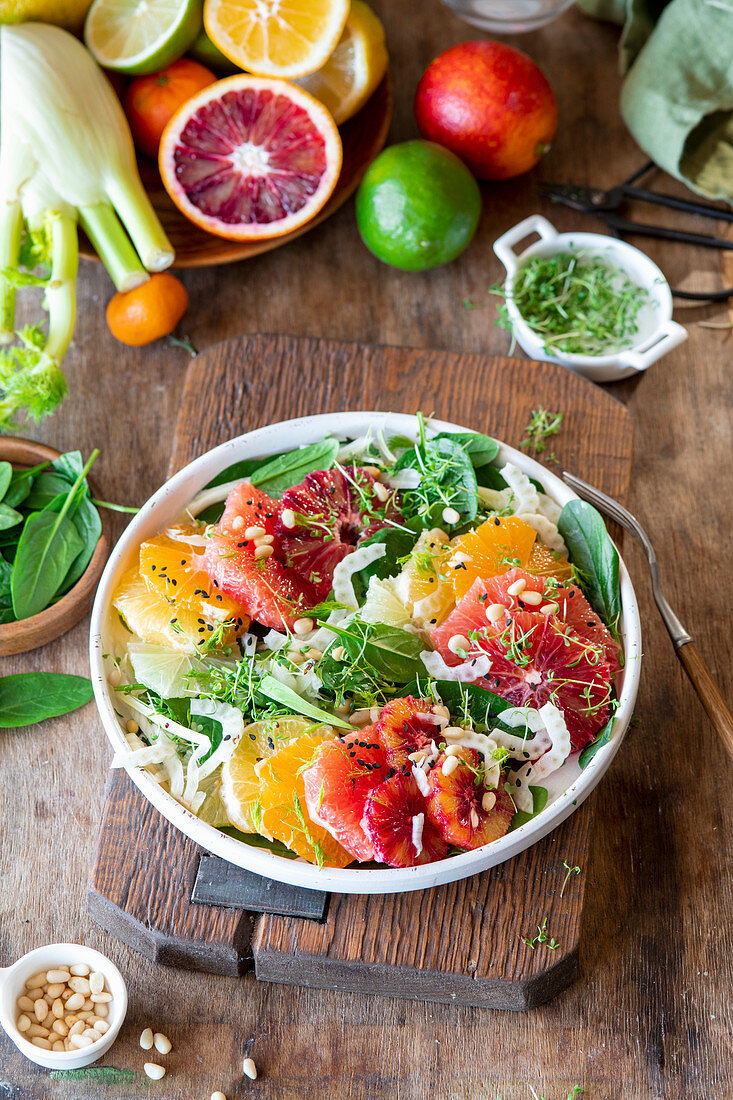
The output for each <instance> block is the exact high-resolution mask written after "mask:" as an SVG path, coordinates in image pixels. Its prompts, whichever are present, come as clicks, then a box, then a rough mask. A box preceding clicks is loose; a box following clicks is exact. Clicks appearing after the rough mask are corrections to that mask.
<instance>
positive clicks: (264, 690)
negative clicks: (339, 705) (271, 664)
mask: <svg viewBox="0 0 733 1100" xmlns="http://www.w3.org/2000/svg"><path fill="white" fill-rule="evenodd" d="M255 694H257V695H262V696H264V698H265V699H272V700H273V701H274V702H275V703H281V704H282V705H283V706H284V707H287V709H288V711H290V712H291V713H293V714H303V715H305V717H306V718H313V719H314V720H315V721H316V722H320V723H322V724H325V725H329V726H339V727H340V728H341V729H347V730H353V727H352V726H350V725H349V723H348V722H344V720H343V719H342V718H337V717H336V715H333V714H329V713H328V711H325V710H321V709H320V708H319V707H315V706H314V705H313V704H312V703H309V702H307V701H306V700H305V699H301V697H300V695H298V694H297V692H295V691H293V690H292V689H291V688H289V687H286V686H285V684H281V683H280V681H279V680H276V679H275V677H274V676H263V677H262V679H261V680H260V682H259V684H258V685H257V688H256V691H255Z"/></svg>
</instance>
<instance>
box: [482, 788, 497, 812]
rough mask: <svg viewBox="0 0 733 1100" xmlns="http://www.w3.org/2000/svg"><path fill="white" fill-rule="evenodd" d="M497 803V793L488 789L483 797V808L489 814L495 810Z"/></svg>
mask: <svg viewBox="0 0 733 1100" xmlns="http://www.w3.org/2000/svg"><path fill="white" fill-rule="evenodd" d="M495 805H496V795H495V794H494V792H493V791H487V792H486V794H485V795H484V797H483V798H482V799H481V809H482V810H484V811H485V812H486V813H487V814H488V813H490V812H491V810H493V808H494V806H495Z"/></svg>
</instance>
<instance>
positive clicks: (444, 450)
mask: <svg viewBox="0 0 733 1100" xmlns="http://www.w3.org/2000/svg"><path fill="white" fill-rule="evenodd" d="M405 469H415V470H418V471H419V472H420V474H421V479H420V484H419V485H418V486H417V488H416V489H408V490H406V491H405V492H404V493H403V497H402V501H403V505H402V511H403V514H404V515H405V516H406V517H407V518H408V519H412V518H419V519H420V521H421V523H422V524H423V525H424V526H425V527H435V526H438V525H440V526H445V521H444V520H443V509H444V508H455V510H456V511H457V512H459V513H460V515H461V518H462V519H463V520H464V521H466V520H472V519H474V518H475V516H476V512H477V508H478V503H477V499H476V487H477V482H476V473H475V471H474V468H473V465H472V463H471V460H470V458H469V457H468V455H467V454H466V453H465V451H464V450H463V448H462V447H461V446H460V445H459V444H458V443H456V442H455V440H453V439H447V438H442V439H435V440H433V439H428V440H424V441H423V440H421V441H420V442H419V443H417V444H416V445H415V446H414V447H412V448H410V450H409V451H405V452H404V453H403V454H402V455H400V457H399V458H398V459H397V462H396V463H395V470H396V471H399V470H405Z"/></svg>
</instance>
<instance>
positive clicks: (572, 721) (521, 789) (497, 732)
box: [107, 414, 623, 867]
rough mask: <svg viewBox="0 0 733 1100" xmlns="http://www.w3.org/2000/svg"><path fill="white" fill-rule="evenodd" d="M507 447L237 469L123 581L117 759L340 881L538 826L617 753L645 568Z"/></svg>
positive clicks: (335, 449) (355, 451)
mask: <svg viewBox="0 0 733 1100" xmlns="http://www.w3.org/2000/svg"><path fill="white" fill-rule="evenodd" d="M499 455H500V447H499V444H498V443H497V442H496V441H495V440H494V439H492V438H490V437H489V436H486V435H481V434H479V433H473V432H445V431H436V430H435V429H431V427H430V422H429V421H426V420H425V419H424V418H423V417H422V416H421V415H420V414H418V415H417V417H416V418H415V421H414V434H413V435H412V436H411V437H410V436H398V435H391V436H390V435H385V433H384V431H383V430H381V429H380V430H369V431H367V432H366V434H364V435H362V436H360V437H359V438H358V439H352V440H347V441H343V440H339V439H336V438H330V437H329V438H326V439H324V440H323V441H320V442H317V443H313V444H311V445H309V446H305V447H302V448H299V449H296V450H291V451H286V452H283V453H282V454H278V455H274V456H268V457H265V458H255V459H248V460H245V461H242V462H239V463H237V464H235V465H234V466H232V467H230V468H229V469H227V470H225V471H224V472H223V473H222V474H220V475H219V476H218V477H217V478H216V479H215V480H214V481H213V482H212V483H211V484H210V485H209V486H207V487H206V488H205V489H204V490H203V491H202V492H200V493H199V494H198V495H197V496H196V498H195V499H194V500H193V501H191V503H190V505H189V507H188V508H187V510H186V512H185V514H184V515H183V516H181V517H179V520H178V522H176V523H174V524H172V525H171V526H170V527H168V528H166V529H165V530H163V531H161V532H160V533H159V534H158V535H156V536H155V537H153V538H150V539H148V540H147V541H145V542H143V543H142V545H141V546H140V547H139V552H138V554H137V557H136V560H135V561H134V563H133V564H132V565H131V566H130V567H129V569H128V570H127V572H126V573H125V574H124V575H123V576H122V578H121V580H120V583H119V584H118V587H117V589H116V591H115V594H114V598H113V603H114V607H115V609H116V611H117V613H118V618H119V623H118V624H116V626H115V643H114V652H113V653H110V654H108V655H107V660H108V662H109V666H108V667H109V682H110V685H111V686H112V687H113V689H114V690H113V693H112V694H113V699H114V704H115V708H116V711H117V714H118V715H119V718H120V721H121V724H122V726H123V729H124V730H125V738H126V742H127V749H126V750H125V751H124V752H122V753H118V754H117V756H116V758H115V761H114V764H115V765H116V766H126V767H128V768H129V767H144V768H147V769H148V771H149V772H150V773H151V774H152V775H153V776H154V778H155V779H156V780H157V781H158V782H159V783H160V784H161V785H162V786H163V787H164V788H165V789H166V790H167V791H169V792H170V794H171V795H172V796H173V797H174V798H175V799H177V800H178V801H179V802H180V803H182V804H183V805H184V806H185V807H187V808H188V809H189V810H190V811H192V812H193V813H195V814H197V815H198V816H199V817H200V818H202V819H203V820H204V821H206V822H208V823H209V824H211V825H214V826H216V827H218V828H220V829H222V831H224V832H227V833H229V834H230V835H233V836H235V837H238V838H239V839H241V840H243V841H245V842H247V843H249V844H255V845H258V846H266V847H269V848H270V849H271V850H272V851H274V852H276V853H277V854H280V855H283V856H288V857H290V858H296V857H301V858H302V859H304V860H307V861H308V862H310V863H313V864H316V865H318V866H319V867H322V866H324V865H325V866H332V867H346V866H347V865H349V864H359V865H364V864H373V863H375V862H376V863H378V864H381V865H384V864H386V865H388V866H391V867H409V866H414V865H417V864H424V863H429V862H432V861H435V860H441V859H445V858H446V857H450V856H452V855H455V854H458V853H459V852H463V851H467V850H470V849H475V848H479V847H481V846H482V845H485V844H489V843H491V842H492V841H495V840H497V839H498V838H499V837H501V836H503V835H504V834H505V833H507V832H508V831H509V830H510V829H512V828H516V827H518V826H521V825H522V824H524V823H525V822H526V821H528V820H529V819H530V818H531V817H532V816H534V815H535V814H537V813H538V812H539V811H540V810H541V809H542V808H543V806H544V805H545V803H546V801H547V798H548V788H547V781H548V779H549V778H550V777H551V776H552V775H553V773H555V772H556V771H557V770H558V769H560V768H561V767H562V766H563V764H564V763H565V762H566V760H568V759H569V758H570V757H571V756H572V755H573V754H576V753H577V754H579V756H578V760H579V763H580V766H581V767H582V766H585V764H586V763H587V762H588V760H589V759H590V758H591V757H592V755H593V754H594V752H595V751H596V750H597V748H598V747H599V746H600V745H602V744H605V743H606V742H607V741H608V739H609V737H610V733H611V726H612V723H613V715H614V711H615V708H616V705H617V704H616V694H615V687H614V679H615V677H616V675H617V674H618V672H619V671H620V669H621V666H622V662H623V650H622V648H621V645H620V636H619V622H620V616H621V603H620V593H619V576H618V571H619V559H618V554H617V552H616V550H615V547H614V546H613V543H612V542H611V540H610V538H609V537H608V534H607V532H606V529H605V526H604V524H603V521H602V520H601V518H600V516H599V515H598V513H597V512H595V511H594V509H592V508H591V507H590V506H589V505H587V504H585V503H583V502H581V501H579V500H572V501H570V502H569V503H568V504H566V505H565V507H564V508H562V509H561V508H560V506H559V505H558V504H557V503H556V502H555V501H554V500H553V499H552V498H551V497H550V496H548V495H547V494H546V493H545V491H544V489H543V487H542V486H541V485H540V484H539V482H535V481H533V480H531V479H530V478H529V477H528V476H527V474H526V473H525V472H524V471H523V470H522V469H520V467H519V466H518V465H515V464H514V463H512V462H504V461H502V459H501V458H500V457H499Z"/></svg>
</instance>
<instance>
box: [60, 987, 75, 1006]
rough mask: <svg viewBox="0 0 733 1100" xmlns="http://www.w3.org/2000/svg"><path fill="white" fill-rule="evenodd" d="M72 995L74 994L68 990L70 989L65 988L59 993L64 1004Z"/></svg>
mask: <svg viewBox="0 0 733 1100" xmlns="http://www.w3.org/2000/svg"><path fill="white" fill-rule="evenodd" d="M73 996H74V994H73V993H72V992H71V990H70V989H65V990H64V991H63V993H62V994H61V1000H62V1001H63V1002H64V1004H65V1003H66V1002H67V1001H68V999H69V997H73Z"/></svg>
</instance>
